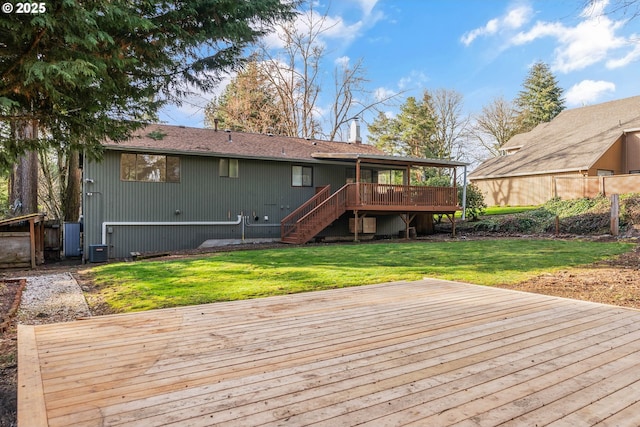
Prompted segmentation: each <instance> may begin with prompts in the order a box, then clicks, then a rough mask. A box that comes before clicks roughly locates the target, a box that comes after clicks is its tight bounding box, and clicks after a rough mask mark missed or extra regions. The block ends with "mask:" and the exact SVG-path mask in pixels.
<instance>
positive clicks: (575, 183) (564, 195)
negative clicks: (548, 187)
mask: <svg viewBox="0 0 640 427" xmlns="http://www.w3.org/2000/svg"><path fill="white" fill-rule="evenodd" d="M553 180H554V183H553V185H554V189H553V191H554V194H553V197H560V198H561V199H565V200H568V199H580V198H583V197H596V196H597V195H598V194H602V195H604V196H610V195H612V194H626V193H640V174H631V175H611V176H587V177H574V176H557V177H554V178H553Z"/></svg>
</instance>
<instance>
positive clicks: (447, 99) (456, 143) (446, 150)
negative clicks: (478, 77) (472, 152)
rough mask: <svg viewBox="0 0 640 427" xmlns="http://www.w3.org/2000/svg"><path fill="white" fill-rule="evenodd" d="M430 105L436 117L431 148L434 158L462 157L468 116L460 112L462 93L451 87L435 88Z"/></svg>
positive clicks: (457, 158)
mask: <svg viewBox="0 0 640 427" xmlns="http://www.w3.org/2000/svg"><path fill="white" fill-rule="evenodd" d="M432 106H433V107H432V108H433V112H434V116H435V118H436V126H435V129H434V133H433V136H432V147H433V149H432V150H433V152H434V154H435V155H436V158H439V159H447V160H460V159H462V158H463V156H464V143H465V142H466V141H467V140H468V133H469V117H468V116H466V115H464V114H463V112H462V109H463V107H464V105H463V96H462V94H461V93H459V92H457V91H455V90H451V89H437V90H436V91H434V92H433V94H432Z"/></svg>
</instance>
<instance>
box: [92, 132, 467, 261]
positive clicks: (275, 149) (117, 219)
mask: <svg viewBox="0 0 640 427" xmlns="http://www.w3.org/2000/svg"><path fill="white" fill-rule="evenodd" d="M105 149H106V150H105V153H104V159H103V160H102V161H101V162H93V161H89V162H85V165H84V169H83V186H84V188H83V228H84V245H83V247H84V257H85V258H86V259H88V260H90V261H91V260H92V259H91V257H92V254H94V255H95V254H96V251H101V252H102V253H105V252H106V255H107V256H108V257H109V258H114V257H115V258H124V257H130V256H131V255H132V254H134V253H145V252H160V251H175V250H181V249H192V248H197V247H199V246H200V245H201V244H203V242H205V241H208V240H210V239H215V240H226V239H235V240H242V239H244V240H247V241H251V240H252V239H271V240H280V238H281V221H282V220H283V219H284V218H285V217H287V216H288V215H289V214H290V213H292V212H293V211H294V210H296V208H298V207H299V206H301V205H302V204H303V203H305V202H306V201H307V200H309V199H311V198H312V197H313V196H314V195H315V194H316V192H318V191H320V189H322V188H326V186H330V188H331V189H332V192H333V191H336V190H338V189H340V188H341V187H343V186H344V185H345V183H347V182H354V181H355V180H356V174H359V175H360V176H359V179H360V180H361V181H362V182H375V183H378V182H383V181H384V180H385V179H386V177H394V176H397V175H398V169H400V170H399V172H400V175H402V174H404V173H405V171H404V170H403V169H402V168H400V167H399V166H395V165H390V164H385V163H384V162H381V163H377V164H365V165H362V166H361V165H360V164H358V170H356V164H355V161H345V159H344V158H342V159H333V158H323V159H320V158H317V157H314V154H317V153H332V154H337V155H338V156H341V155H346V154H349V155H353V154H354V153H356V155H365V156H382V153H381V152H380V151H379V150H377V149H375V148H374V147H371V146H368V145H365V144H359V143H355V142H354V143H338V142H327V141H316V140H306V139H299V138H286V137H279V136H272V135H260V134H245V133H236V132H224V131H217V130H212V129H190V128H184V127H179V126H166V125H152V126H149V127H147V128H146V129H144V130H142V131H140V132H138V133H137V134H136V135H135V136H134V137H133V138H132V139H131V140H130V141H127V142H124V143H121V144H106V146H105ZM346 157H347V160H349V159H350V157H349V156H346ZM360 166H361V167H360ZM389 179H390V178H389ZM453 205H457V203H453ZM350 219H351V220H352V221H351V229H350V224H349V223H350V221H349V220H350ZM374 224H375V225H374V227H373V229H371V228H370V229H369V230H367V231H369V234H370V236H374V235H375V236H397V235H398V233H399V231H400V230H404V229H405V228H406V224H405V222H404V221H403V220H402V219H401V218H399V217H398V216H397V215H388V214H385V215H377V216H375V221H374ZM353 227H354V223H353V218H350V217H349V215H347V214H346V213H345V214H344V215H341V216H340V217H339V218H338V219H337V220H335V221H332V222H331V223H330V224H329V225H328V226H327V227H325V228H324V229H323V230H322V231H321V232H320V233H318V234H317V238H330V237H338V236H349V235H352V234H351V233H352V232H353V231H354V230H353ZM99 258H100V257H99ZM100 260H101V258H100Z"/></svg>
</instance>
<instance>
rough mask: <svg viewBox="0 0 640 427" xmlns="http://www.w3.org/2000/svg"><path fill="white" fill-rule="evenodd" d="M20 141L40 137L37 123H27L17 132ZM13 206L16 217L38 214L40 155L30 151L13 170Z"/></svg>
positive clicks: (19, 160)
mask: <svg viewBox="0 0 640 427" xmlns="http://www.w3.org/2000/svg"><path fill="white" fill-rule="evenodd" d="M16 133H17V136H18V139H22V140H29V139H36V138H37V137H38V128H37V123H36V122H31V123H29V122H26V123H23V124H21V125H19V127H18V129H17V130H16ZM10 187H11V195H10V197H11V200H10V202H11V205H12V206H13V213H14V215H16V216H17V215H27V214H30V213H37V212H38V153H37V152H36V151H29V152H27V153H25V154H24V155H22V156H21V157H20V158H19V159H18V162H17V163H16V165H15V166H14V168H13V171H12V176H11V185H10Z"/></svg>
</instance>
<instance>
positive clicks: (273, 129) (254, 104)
mask: <svg viewBox="0 0 640 427" xmlns="http://www.w3.org/2000/svg"><path fill="white" fill-rule="evenodd" d="M274 91H275V89H274V88H273V87H272V86H271V83H270V81H269V79H268V78H267V77H266V76H265V74H264V71H263V70H261V69H260V64H259V63H258V62H257V61H255V60H253V61H250V62H248V63H247V66H246V67H245V68H244V69H243V70H242V71H241V72H239V73H238V74H237V75H236V77H235V78H234V79H233V80H232V81H231V82H230V83H229V84H228V85H227V87H226V88H225V89H224V91H223V93H222V95H221V96H220V97H219V98H217V99H214V100H212V101H211V102H210V103H209V104H208V105H207V106H206V108H205V124H206V125H207V126H208V127H215V126H216V125H215V120H218V126H219V127H220V128H224V129H231V130H234V131H239V132H255V133H274V134H284V133H285V130H284V129H283V125H282V117H281V115H280V108H279V107H278V104H277V102H276V97H275V96H274Z"/></svg>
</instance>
